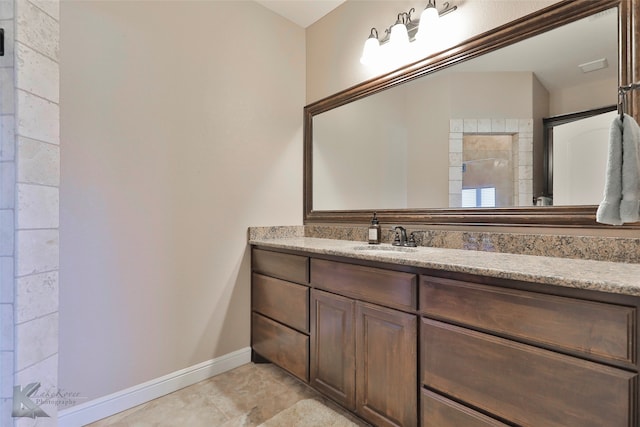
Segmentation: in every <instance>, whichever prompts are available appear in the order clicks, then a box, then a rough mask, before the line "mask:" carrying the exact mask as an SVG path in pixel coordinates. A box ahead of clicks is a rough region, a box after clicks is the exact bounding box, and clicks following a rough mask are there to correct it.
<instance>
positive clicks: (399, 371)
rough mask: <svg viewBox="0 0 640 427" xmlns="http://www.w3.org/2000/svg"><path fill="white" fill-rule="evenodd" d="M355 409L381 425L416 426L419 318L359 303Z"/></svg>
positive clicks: (357, 309)
mask: <svg viewBox="0 0 640 427" xmlns="http://www.w3.org/2000/svg"><path fill="white" fill-rule="evenodd" d="M356 337H357V338H356V412H357V413H358V414H359V415H361V416H362V417H363V418H365V419H366V420H368V421H370V422H371V423H373V424H374V425H376V426H379V427H382V426H417V425H418V409H417V401H418V396H417V386H416V378H417V342H416V341H417V340H416V337H417V318H416V316H415V315H413V314H407V313H403V312H400V311H397V310H392V309H388V308H384V307H380V306H377V305H372V304H366V303H358V304H357V305H356Z"/></svg>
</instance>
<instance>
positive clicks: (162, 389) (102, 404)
mask: <svg viewBox="0 0 640 427" xmlns="http://www.w3.org/2000/svg"><path fill="white" fill-rule="evenodd" d="M250 361H251V348H250V347H247V348H243V349H241V350H237V351H234V352H233V353H229V354H226V355H224V356H221V357H217V358H215V359H211V360H208V361H206V362H202V363H199V364H197V365H194V366H191V367H189V368H185V369H181V370H179V371H176V372H173V373H171V374H168V375H165V376H163V377H160V378H156V379H154V380H151V381H147V382H145V383H142V384H139V385H137V386H134V387H130V388H128V389H125V390H122V391H119V392H116V393H113V394H110V395H108V396H104V397H101V398H98V399H95V400H92V401H89V402H86V403H83V404H81V405H77V406H73V407H71V408H68V409H64V410H61V411H59V412H58V426H60V427H80V426H84V425H86V424H89V423H92V422H94V421H98V420H100V419H102V418H106V417H108V416H111V415H114V414H117V413H118V412H122V411H125V410H127V409H130V408H133V407H134V406H138V405H141V404H143V403H146V402H149V401H151V400H153V399H157V398H158V397H161V396H164V395H166V394H169V393H173V392H174V391H176V390H180V389H181V388H184V387H187V386H190V385H192V384H195V383H197V382H199V381H203V380H206V379H207V378H211V377H213V376H214V375H218V374H221V373H223V372H226V371H229V370H231V369H233V368H236V367H238V366H241V365H244V364H246V363H249V362H250Z"/></svg>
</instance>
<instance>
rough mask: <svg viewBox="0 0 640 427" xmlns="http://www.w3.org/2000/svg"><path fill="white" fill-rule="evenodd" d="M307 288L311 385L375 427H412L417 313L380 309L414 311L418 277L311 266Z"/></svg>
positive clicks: (324, 264) (318, 262) (347, 266)
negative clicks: (406, 308) (309, 320)
mask: <svg viewBox="0 0 640 427" xmlns="http://www.w3.org/2000/svg"><path fill="white" fill-rule="evenodd" d="M311 285H312V286H313V287H314V289H313V290H312V291H311V358H310V363H311V380H310V384H311V385H312V386H313V387H315V388H316V389H318V390H319V391H321V392H322V393H324V394H326V395H327V396H329V397H331V398H332V399H334V400H336V401H337V402H339V403H340V404H342V405H343V406H344V407H346V408H348V409H350V410H352V411H355V413H356V414H358V415H360V416H361V417H362V418H363V419H365V420H367V421H369V422H371V423H372V424H373V425H375V426H410V427H411V426H417V425H418V417H417V388H416V377H417V342H416V337H417V316H416V315H415V309H414V313H406V312H403V311H400V310H397V309H393V308H389V307H388V306H387V307H385V306H383V305H381V304H382V303H383V302H384V301H385V295H386V303H387V304H386V305H393V306H400V307H415V306H416V302H417V300H416V296H417V292H416V291H417V276H416V275H415V274H409V273H404V272H397V271H389V270H383V269H378V268H371V267H364V266H358V265H352V264H347V263H340V262H334V261H326V260H318V259H312V260H311ZM327 290H330V291H331V292H328V291H327ZM336 292H337V293H336ZM356 298H358V299H356ZM370 301H374V302H376V303H375V304H374V303H371V302H370Z"/></svg>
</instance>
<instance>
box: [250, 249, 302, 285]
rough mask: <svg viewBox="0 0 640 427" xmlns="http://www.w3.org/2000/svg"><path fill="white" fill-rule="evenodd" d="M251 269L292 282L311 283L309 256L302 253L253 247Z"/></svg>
mask: <svg viewBox="0 0 640 427" xmlns="http://www.w3.org/2000/svg"><path fill="white" fill-rule="evenodd" d="M251 269H252V270H253V271H255V272H256V273H261V274H264V275H267V276H272V277H277V278H278V279H283V280H288V281H290V282H295V283H302V284H307V283H309V258H308V257H306V256H302V255H292V254H284V253H281V252H273V251H266V250H263V249H253V252H252V256H251Z"/></svg>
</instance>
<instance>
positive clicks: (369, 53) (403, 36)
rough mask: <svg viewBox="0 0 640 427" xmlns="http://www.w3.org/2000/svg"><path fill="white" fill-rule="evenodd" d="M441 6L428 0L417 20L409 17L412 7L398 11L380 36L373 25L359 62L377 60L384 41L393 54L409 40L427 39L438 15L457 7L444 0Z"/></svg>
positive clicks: (367, 63) (433, 0)
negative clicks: (440, 7) (438, 7)
mask: <svg viewBox="0 0 640 427" xmlns="http://www.w3.org/2000/svg"><path fill="white" fill-rule="evenodd" d="M443 6H444V8H443V9H442V10H441V11H438V9H437V7H436V0H429V3H427V6H426V7H425V8H424V10H423V11H422V13H421V14H420V19H419V20H417V21H414V20H413V19H412V17H411V14H412V13H413V12H415V11H416V10H415V9H414V8H413V7H412V8H411V9H409V11H408V12H403V13H399V14H398V16H397V19H396V22H395V24H393V25H392V26H390V27H389V28H387V29H385V30H384V31H385V35H384V37H382V38H380V36H379V35H378V30H377V29H376V28H375V27H374V28H372V29H371V32H370V34H369V38H367V41H366V42H365V43H364V49H363V51H362V56H361V57H360V62H361V63H362V64H364V65H371V64H374V63H375V62H377V61H378V59H379V56H380V47H381V45H383V44H385V43H389V47H390V50H392V51H393V54H394V55H398V54H401V53H402V51H403V50H405V49H407V48H408V47H409V45H410V42H412V41H414V40H425V39H427V38H428V36H429V32H430V31H431V30H432V29H433V28H435V26H436V24H437V21H438V18H439V17H441V16H444V15H446V14H448V13H451V12H453V11H454V10H457V9H458V6H451V5H450V4H449V2H445V3H444V4H443Z"/></svg>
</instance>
